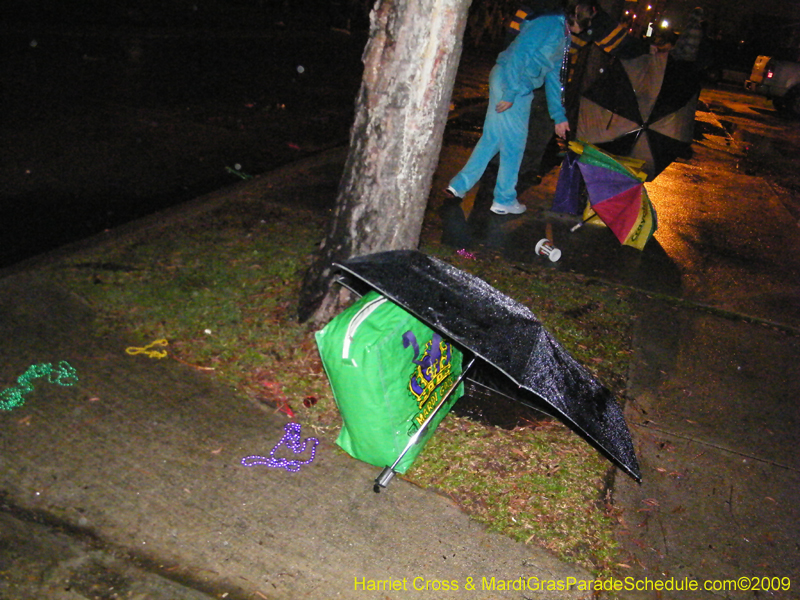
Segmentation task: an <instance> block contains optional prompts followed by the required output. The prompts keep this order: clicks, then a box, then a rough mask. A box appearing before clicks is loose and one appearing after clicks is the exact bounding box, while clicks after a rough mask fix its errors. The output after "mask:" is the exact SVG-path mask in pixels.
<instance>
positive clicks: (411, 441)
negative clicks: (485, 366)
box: [391, 356, 475, 470]
mask: <svg viewBox="0 0 800 600" xmlns="http://www.w3.org/2000/svg"><path fill="white" fill-rule="evenodd" d="M474 362H475V357H474V356H473V357H472V359H470V361H469V363H467V366H466V367H464V369H463V370H462V371H461V375H459V376H458V379H456V382H455V383H454V384H453V385H452V386H451V387H450V389H449V390H447V393H446V394H445V395H444V396H442V399H441V400H439V404H437V405H436V408H434V409H433V411H431V414H429V415H428V417H427V418H426V419H425V420H424V421H423V422H422V425H420V426H419V429H417V432H416V433H415V434H414V435H413V436H411V439H409V440H408V444H406V447H405V448H404V449H403V451H402V452H401V453H400V456H398V457H397V460H396V461H394V464H393V465H392V466H391V469H392V470H394V468H395V467H396V466H397V465H398V464H399V463H400V461H401V460H403V457H404V456H405V455H406V453H407V452H408V451H409V450H410V449H411V448H412V447H413V446H414V444H416V443H417V442H418V441H419V438H420V437H422V435H423V434H424V433H425V430H426V429H427V428H428V424H429V423H430V422H431V421H432V420H433V418H434V417H435V416H436V413H438V412H439V409H441V408H442V406H444V404H445V402H447V399H448V398H450V394H452V393H453V392H454V391H455V390H456V388H457V387H458V386H459V384H460V383H461V382H462V381H463V380H464V377H466V376H467V372H468V371H469V369H470V367H471V366H472V365H473V363H474Z"/></svg>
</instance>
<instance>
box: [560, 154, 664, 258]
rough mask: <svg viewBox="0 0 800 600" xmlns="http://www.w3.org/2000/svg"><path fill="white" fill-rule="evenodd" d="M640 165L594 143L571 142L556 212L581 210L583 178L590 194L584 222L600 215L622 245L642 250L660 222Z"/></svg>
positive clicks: (564, 166)
mask: <svg viewBox="0 0 800 600" xmlns="http://www.w3.org/2000/svg"><path fill="white" fill-rule="evenodd" d="M641 166H642V164H641V161H636V160H633V159H630V158H624V157H618V156H612V155H610V154H608V153H606V152H603V151H602V150H600V149H598V148H596V147H595V146H592V145H591V144H581V143H579V142H570V144H569V152H568V153H567V156H566V157H565V159H564V163H563V165H562V167H561V171H560V173H559V179H558V184H557V186H556V196H555V199H554V201H553V210H556V211H558V212H570V213H573V214H577V213H578V212H579V211H580V210H581V207H580V205H579V193H578V187H577V184H576V181H580V178H582V180H583V181H584V182H585V184H586V191H587V192H588V194H589V206H588V207H587V208H586V210H585V211H584V221H587V220H589V219H591V218H592V217H594V216H595V215H597V216H598V217H600V219H601V220H602V221H603V223H605V224H606V225H608V227H609V228H610V229H611V231H613V232H614V235H615V236H617V239H618V240H619V242H620V243H621V244H624V245H626V246H632V247H634V248H638V249H639V250H642V249H643V248H644V246H645V244H646V243H647V241H648V240H649V239H650V238H651V237H652V236H653V234H654V233H655V231H656V228H657V225H658V222H657V217H656V211H655V209H654V208H653V205H652V204H651V202H650V197H649V196H648V195H647V190H646V189H645V187H644V181H645V179H647V174H646V173H644V172H643V171H641ZM579 176H580V178H579Z"/></svg>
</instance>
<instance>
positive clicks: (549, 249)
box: [536, 238, 561, 262]
mask: <svg viewBox="0 0 800 600" xmlns="http://www.w3.org/2000/svg"><path fill="white" fill-rule="evenodd" d="M536 254H538V255H539V256H546V257H547V258H549V259H550V261H551V262H556V261H557V260H558V259H559V258H561V250H559V249H558V248H556V247H555V246H553V242H551V241H550V240H548V239H547V238H542V239H540V240H539V241H538V242H537V243H536Z"/></svg>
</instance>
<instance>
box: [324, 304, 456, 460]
mask: <svg viewBox="0 0 800 600" xmlns="http://www.w3.org/2000/svg"><path fill="white" fill-rule="evenodd" d="M316 341H317V347H318V348H319V353H320V356H321V357H322V364H323V366H324V367H325V372H326V374H327V375H328V380H329V381H330V384H331V388H332V389H333V397H334V398H335V400H336V405H337V406H338V407H339V412H340V414H341V415H342V430H341V433H340V434H339V437H338V438H337V440H336V443H337V444H338V445H339V446H340V447H341V448H342V449H343V450H344V451H345V452H347V453H348V454H350V456H352V457H354V458H357V459H359V460H363V461H364V462H366V463H369V464H371V465H375V466H376V467H387V466H391V465H392V464H394V461H395V460H397V458H398V457H399V456H400V454H401V453H402V452H403V450H404V449H405V447H406V445H407V444H408V441H409V438H411V437H412V436H413V435H414V434H415V433H416V432H417V430H418V429H419V426H420V425H421V424H422V423H423V422H424V421H425V419H426V418H428V416H429V415H430V414H431V412H432V411H433V410H434V409H435V408H436V406H437V405H438V404H439V402H440V401H441V399H442V397H443V396H444V395H445V394H447V392H448V391H449V390H450V388H451V387H452V386H453V383H454V382H455V381H456V379H458V376H459V375H460V374H461V368H462V367H461V364H462V355H461V352H460V351H459V350H457V349H456V348H454V347H453V345H452V344H451V343H450V342H449V341H447V340H444V339H442V336H441V335H440V334H438V333H436V332H435V331H434V330H433V329H431V328H430V327H428V326H427V325H425V324H424V323H423V322H422V321H420V320H419V319H417V318H416V317H414V316H413V315H411V314H410V313H409V312H407V311H406V310H404V309H403V308H401V307H400V306H398V305H397V304H395V303H394V302H392V301H391V300H388V299H387V298H385V297H384V296H381V295H380V294H378V293H376V292H370V293H368V294H366V295H365V296H363V297H362V298H361V299H360V300H358V302H356V303H355V304H353V305H352V306H350V307H349V308H347V309H346V310H344V311H343V312H342V313H340V314H339V315H337V316H336V317H335V318H334V319H333V320H331V321H330V323H328V324H327V325H326V326H325V327H324V328H323V329H322V330H321V331H318V332H317V333H316ZM463 393H464V390H463V384H461V385H459V388H458V389H457V390H456V391H455V392H454V393H453V394H451V395H450V397H449V398H448V399H447V402H446V404H445V405H444V406H443V407H442V408H441V409H440V411H439V412H438V413H437V414H436V416H435V417H434V418H433V420H432V421H431V423H430V425H429V427H428V430H427V431H426V432H425V434H424V435H422V436H421V437H420V439H419V442H418V443H417V444H415V445H414V446H413V447H412V448H410V449H409V451H408V452H407V453H406V455H405V456H404V457H403V460H402V461H400V463H399V464H398V465H397V467H395V471H397V472H398V473H405V472H406V471H407V470H408V469H409V467H411V464H412V463H413V462H414V459H415V458H416V457H417V455H418V454H419V453H420V451H421V450H422V448H423V447H424V445H425V443H426V442H427V441H428V439H429V438H430V437H431V436H432V435H433V432H434V430H435V429H436V426H437V425H438V424H439V423H440V422H441V420H442V419H443V418H444V416H445V415H446V414H447V412H448V411H449V410H450V408H451V407H452V405H453V404H454V403H455V401H456V400H457V399H458V398H460V397H461V396H462V395H463Z"/></svg>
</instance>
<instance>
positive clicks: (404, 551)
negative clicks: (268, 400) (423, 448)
mask: <svg viewBox="0 0 800 600" xmlns="http://www.w3.org/2000/svg"><path fill="white" fill-rule="evenodd" d="M0 314H2V320H0V336H2V339H3V340H4V342H3V343H2V344H0V365H2V366H1V367H0V377H1V378H2V381H4V382H13V381H14V380H15V378H16V377H17V376H19V375H20V374H22V373H23V372H25V371H26V369H27V368H28V367H29V366H30V365H33V364H41V363H52V364H53V365H57V364H58V363H59V362H60V361H68V362H69V364H70V365H71V366H72V367H73V368H74V369H75V371H76V374H77V379H78V381H77V383H76V384H75V385H74V386H69V387H66V386H60V385H54V384H52V383H48V382H47V380H46V379H39V380H35V381H34V385H35V393H32V394H29V395H28V397H27V398H26V401H25V403H24V404H23V405H22V406H21V407H19V408H16V409H14V410H12V411H2V412H0V448H1V449H2V452H1V453H0V465H1V468H0V489H1V490H3V505H4V507H5V510H6V511H7V512H11V513H12V514H14V513H16V514H18V515H22V516H24V517H25V518H26V519H35V520H37V521H38V522H43V523H49V524H52V525H55V526H57V529H60V530H62V531H69V532H72V533H76V532H80V533H81V534H82V535H83V536H84V537H85V538H87V539H90V540H92V542H93V543H94V545H95V546H98V547H100V548H102V549H104V550H105V551H106V555H111V556H119V555H123V556H127V557H129V558H132V559H134V562H138V563H140V564H146V565H150V569H148V570H150V571H152V570H154V571H155V572H156V573H157V574H160V576H161V579H160V581H161V586H160V587H159V584H158V581H155V583H154V582H153V581H150V582H149V583H148V585H150V586H151V587H147V586H144V584H143V583H142V582H141V581H138V580H137V578H136V577H135V576H134V575H132V574H131V573H130V572H129V571H124V570H121V568H120V567H119V566H118V565H117V566H115V565H116V563H114V562H113V561H109V560H100V559H99V558H96V559H86V558H84V559H83V560H80V561H78V560H76V559H75V558H74V557H73V556H72V554H71V553H69V552H67V553H66V558H64V559H63V561H61V563H60V564H59V567H58V568H59V569H60V572H63V576H62V577H60V578H59V577H49V578H46V582H47V585H48V586H50V587H48V588H46V589H41V588H39V589H30V588H28V587H25V582H24V581H16V582H15V581H14V575H13V573H14V566H13V564H11V565H8V564H7V561H8V560H9V559H8V557H7V556H6V559H5V561H4V562H6V568H4V569H3V570H5V571H7V574H5V575H4V576H3V579H0V596H2V597H8V598H37V597H38V598H43V597H48V598H79V597H93V596H81V595H76V593H77V590H78V586H75V585H71V584H70V583H69V582H70V581H76V580H81V579H82V578H83V579H85V578H86V577H87V575H86V573H85V571H86V570H87V569H88V570H89V571H91V570H94V572H96V573H101V574H102V575H103V577H100V579H101V580H103V581H112V582H115V586H112V587H115V590H116V591H115V592H114V593H116V594H119V595H118V596H108V597H120V598H122V597H131V596H130V594H133V593H134V592H136V593H140V594H144V595H139V596H135V597H140V598H145V597H146V598H178V597H181V598H182V597H187V598H194V597H204V596H201V595H199V594H200V591H202V592H203V593H204V594H208V595H209V596H212V597H218V598H270V599H271V598H286V599H290V598H291V599H299V598H309V599H312V598H313V599H319V598H398V599H399V598H421V599H422V598H443V597H458V598H481V599H483V598H519V597H520V593H521V592H520V591H514V590H511V591H497V590H485V589H483V587H484V586H483V580H484V578H486V580H487V581H488V582H491V581H492V579H494V581H495V583H494V586H495V587H498V583H497V582H501V581H502V583H500V584H499V586H503V585H505V582H507V581H512V580H517V581H518V580H519V579H520V578H523V579H524V580H528V581H529V582H530V583H531V584H532V585H533V583H534V582H535V581H538V580H547V581H562V582H563V581H567V579H568V578H573V579H581V580H588V579H591V576H590V575H589V574H588V573H587V572H585V571H583V570H582V569H580V568H577V567H575V566H573V565H568V564H566V563H563V562H561V561H559V560H556V559H555V558H553V557H552V556H551V555H549V554H548V553H546V552H544V551H542V550H540V549H538V548H536V547H533V546H526V545H523V544H518V543H515V542H513V541H511V540H510V539H508V538H505V537H502V536H500V535H497V534H491V533H487V532H486V531H485V530H484V529H483V528H482V527H481V526H479V525H478V524H476V523H475V522H473V521H471V520H470V519H469V518H468V517H467V516H466V515H464V514H463V513H461V512H460V511H459V509H458V508H457V507H456V506H455V505H454V504H453V503H451V502H450V501H449V500H448V499H446V498H444V497H441V496H439V495H436V494H435V493H433V492H430V491H426V490H423V489H419V488H417V487H414V486H413V485H410V484H408V483H406V482H404V481H402V480H399V479H398V480H397V481H394V482H393V483H392V485H391V487H390V488H389V489H388V490H386V491H385V492H384V493H381V494H375V493H374V492H373V491H372V482H373V480H374V478H375V477H376V476H377V472H376V469H375V468H373V467H370V466H368V465H366V464H363V463H360V462H358V461H355V460H353V459H352V458H350V457H347V456H346V455H344V453H342V452H340V451H338V450H336V449H334V448H332V447H330V446H327V445H325V444H322V445H321V446H320V447H319V448H318V450H317V454H316V457H315V459H314V461H313V462H312V463H311V464H308V465H306V466H303V467H302V469H301V470H300V471H299V472H296V473H292V472H287V471H286V470H281V469H269V468H267V467H263V466H262V467H258V466H256V467H251V468H246V467H244V466H242V464H241V460H242V458H243V457H246V456H249V455H267V454H268V453H269V452H270V450H271V449H272V447H273V446H275V444H276V443H277V442H278V441H279V440H280V439H281V436H282V434H283V433H284V430H283V427H284V425H285V423H286V422H287V419H286V418H285V417H284V416H283V415H280V414H277V415H276V414H273V413H269V412H266V411H264V410H262V409H259V408H258V407H256V406H255V405H253V404H252V403H250V402H249V401H248V400H246V399H245V398H243V397H242V396H241V395H239V394H237V393H236V391H235V390H233V389H230V388H227V387H225V386H222V385H220V384H217V383H215V382H214V381H213V380H212V378H209V377H207V376H205V375H203V374H201V373H198V372H197V371H195V370H193V369H191V368H189V367H186V366H184V365H181V364H180V363H178V362H176V361H157V360H152V359H149V358H147V357H145V356H143V355H136V356H131V355H128V354H126V353H125V348H126V347H127V346H129V345H130V344H129V343H127V342H126V340H125V339H122V338H119V337H116V336H111V335H109V336H106V337H99V336H98V335H97V334H95V333H94V330H93V329H92V327H91V319H92V311H91V310H90V309H89V307H87V306H86V305H85V304H83V303H82V302H81V301H80V300H79V299H78V298H76V297H74V296H72V295H70V294H68V293H65V292H63V291H62V290H60V289H59V288H58V286H57V285H55V284H54V283H53V282H52V281H46V280H44V279H40V278H39V277H37V274H36V272H28V273H20V274H17V275H13V276H9V277H7V278H5V279H3V280H2V284H1V285H0ZM4 387H5V386H4ZM309 435H311V432H310V431H304V432H303V436H304V437H305V436H309ZM9 529H11V528H10V527H9ZM3 536H4V540H5V542H4V543H5V544H7V545H9V546H11V543H12V540H19V535H16V536H15V535H14V534H13V531H6V532H4V534H3ZM11 547H13V546H11ZM31 547H32V548H35V547H36V546H31ZM16 550H18V551H19V552H22V548H21V547H19V548H17V549H16ZM11 555H12V556H14V553H13V552H12V553H11ZM70 557H71V558H70ZM52 560H56V559H55V558H53V559H52ZM70 561H71V562H70ZM12 563H13V561H12ZM44 568H45V567H44V566H42V569H44ZM126 568H127V567H126ZM151 579H152V576H151ZM171 580H173V581H174V580H177V581H181V582H185V583H186V586H185V589H184V588H182V591H181V594H183V595H177V593H176V591H175V585H174V583H172V581H171ZM9 582H10V583H9ZM109 585H110V584H109ZM152 586H155V588H153V587H152ZM512 586H513V584H512ZM4 587H5V589H4ZM456 587H457V588H458V591H457V592H456V591H455V588H456ZM471 587H474V588H475V590H474V591H473V590H471V589H470V588H471ZM142 590H149V591H142ZM522 593H533V592H522ZM126 594H128V595H126ZM193 594H198V595H196V596H195V595H193ZM104 597H105V596H104ZM548 597H550V598H580V597H584V595H582V594H579V593H566V592H558V593H548Z"/></svg>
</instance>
